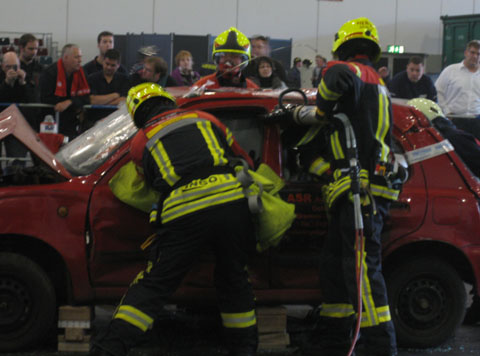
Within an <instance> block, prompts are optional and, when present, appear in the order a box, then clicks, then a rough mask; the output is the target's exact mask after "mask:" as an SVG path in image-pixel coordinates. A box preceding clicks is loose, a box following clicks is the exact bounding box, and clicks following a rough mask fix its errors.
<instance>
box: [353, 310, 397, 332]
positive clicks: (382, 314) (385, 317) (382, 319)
mask: <svg viewBox="0 0 480 356" xmlns="http://www.w3.org/2000/svg"><path fill="white" fill-rule="evenodd" d="M375 314H376V315H377V320H378V323H377V324H374V323H370V321H369V320H368V318H367V317H366V316H365V315H364V314H362V321H361V323H360V326H361V327H362V328H367V327H369V326H375V325H378V324H380V323H386V322H389V321H390V320H392V317H391V315H390V308H389V307H388V305H386V306H383V307H378V308H376V309H375Z"/></svg>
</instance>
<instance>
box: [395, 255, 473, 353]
mask: <svg viewBox="0 0 480 356" xmlns="http://www.w3.org/2000/svg"><path fill="white" fill-rule="evenodd" d="M386 281H387V290H388V297H389V304H390V309H391V314H392V320H393V323H394V324H395V329H396V332H397V342H398V344H399V346H402V347H419V348H428V347H434V346H438V345H440V344H441V343H443V342H445V341H446V340H447V339H448V338H449V337H451V336H452V335H453V334H454V333H455V331H456V330H457V328H458V327H459V326H460V324H461V322H462V320H463V317H464V315H465V303H466V292H465V287H464V284H463V282H462V280H461V279H460V277H459V275H458V273H457V272H456V271H455V270H454V269H453V268H452V267H451V266H450V265H449V264H447V263H445V262H443V261H441V260H440V259H437V258H418V259H414V260H408V261H405V262H404V263H403V264H401V265H399V266H397V267H396V268H395V269H394V270H393V271H392V273H390V274H389V275H387V277H386Z"/></svg>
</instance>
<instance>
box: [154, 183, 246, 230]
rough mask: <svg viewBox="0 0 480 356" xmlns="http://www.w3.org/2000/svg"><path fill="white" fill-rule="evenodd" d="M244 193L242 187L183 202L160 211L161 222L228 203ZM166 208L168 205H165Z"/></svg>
mask: <svg viewBox="0 0 480 356" xmlns="http://www.w3.org/2000/svg"><path fill="white" fill-rule="evenodd" d="M243 198H245V195H244V193H243V188H238V189H236V190H232V191H229V192H223V193H220V194H216V195H210V196H208V197H206V198H203V199H200V200H197V201H195V202H191V203H185V204H183V205H179V206H177V207H175V208H172V209H169V210H167V211H165V212H163V213H162V223H166V222H169V221H171V220H173V219H177V218H179V217H181V216H184V215H187V214H191V213H193V212H195V211H198V210H201V209H205V208H209V207H212V206H215V205H220V204H225V203H229V202H232V201H235V200H239V199H243ZM166 208H168V206H166Z"/></svg>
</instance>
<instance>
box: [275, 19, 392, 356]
mask: <svg viewBox="0 0 480 356" xmlns="http://www.w3.org/2000/svg"><path fill="white" fill-rule="evenodd" d="M332 52H333V54H334V56H335V59H336V61H331V62H329V63H328V65H327V67H326V68H325V69H324V70H323V75H322V79H321V82H320V84H319V86H318V94H317V99H316V100H317V102H316V106H310V107H309V106H287V107H283V108H280V109H277V110H275V111H273V112H272V113H271V114H269V115H268V116H267V120H276V121H280V122H289V123H295V124H296V125H297V126H293V127H288V129H285V130H284V132H283V137H284V140H285V142H286V143H287V144H289V145H291V146H295V147H298V151H299V152H300V158H299V162H300V163H301V165H303V167H304V168H305V169H307V170H308V171H309V172H310V173H312V174H314V175H318V176H322V177H325V175H328V177H327V178H328V181H329V183H328V184H325V185H324V186H323V192H324V199H325V203H326V206H327V209H328V216H329V229H328V236H327V238H326V241H325V244H324V247H323V250H322V256H321V263H320V284H321V289H322V296H323V303H322V305H321V309H320V316H319V322H318V325H317V326H316V328H315V330H314V333H313V340H312V344H313V347H309V348H308V349H307V348H306V349H305V350H304V351H305V352H306V353H309V352H314V354H315V353H316V354H321V355H330V356H336V355H338V356H345V355H347V354H348V352H349V349H350V347H351V345H352V342H353V340H352V339H353V334H354V333H353V330H354V329H355V328H354V326H355V321H356V315H358V313H357V311H358V305H357V304H358V303H357V280H356V271H357V262H356V251H355V241H356V235H357V234H358V232H359V231H358V230H359V229H358V228H357V226H356V224H355V213H356V210H355V209H354V204H353V197H354V194H355V193H356V192H355V191H356V190H357V191H358V194H359V197H360V204H359V212H358V214H359V215H360V216H361V218H362V219H361V220H363V235H364V239H365V240H364V241H365V247H364V251H363V261H362V264H363V275H362V276H361V281H362V289H361V293H362V301H363V303H362V304H363V306H362V310H361V312H362V314H361V315H362V317H361V319H360V320H361V324H360V326H361V328H362V329H361V338H362V340H363V344H364V346H365V348H366V354H368V355H369V356H380V355H382V356H384V355H385V356H386V355H389V356H391V355H396V354H397V345H396V338H395V330H394V326H393V323H392V320H391V316H390V310H389V306H388V300H387V293H386V287H385V281H384V278H383V276H382V269H381V241H380V233H381V230H382V226H383V220H384V217H385V216H386V215H387V212H388V209H389V205H390V202H391V201H392V200H396V199H397V197H398V194H399V190H398V188H399V185H397V184H396V183H400V181H399V180H398V179H397V181H395V180H394V179H393V178H394V177H395V178H397V177H400V176H401V174H400V173H399V172H395V164H394V156H393V153H392V149H391V144H392V142H391V140H392V134H391V129H392V110H391V104H390V98H389V95H388V91H387V88H386V86H385V83H384V82H383V80H382V79H381V77H380V76H379V75H378V74H377V73H376V71H375V69H374V68H373V67H372V63H373V62H376V61H377V60H378V59H379V58H380V52H381V50H380V46H379V40H378V33H377V29H376V27H375V25H374V24H373V23H372V22H371V21H370V20H369V19H367V18H357V19H354V20H351V21H348V22H346V23H345V24H344V25H342V27H341V28H340V30H339V31H338V32H337V33H336V35H335V39H334V42H333V49H332ZM302 124H304V125H305V124H306V125H309V126H303V127H302V126H298V125H302ZM352 142H353V143H354V145H352ZM352 162H354V164H353V165H352ZM360 206H361V208H360ZM360 210H361V212H360ZM357 216H358V215H357ZM360 232H362V231H360ZM358 284H360V283H358Z"/></svg>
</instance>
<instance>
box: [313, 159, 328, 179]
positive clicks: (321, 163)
mask: <svg viewBox="0 0 480 356" xmlns="http://www.w3.org/2000/svg"><path fill="white" fill-rule="evenodd" d="M329 168H330V163H329V162H327V161H325V160H324V159H323V158H322V157H319V158H317V159H316V160H315V161H313V163H312V164H311V165H310V168H309V169H308V172H309V173H312V174H315V175H317V176H321V175H322V174H323V173H325V172H326V171H328V170H329Z"/></svg>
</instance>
